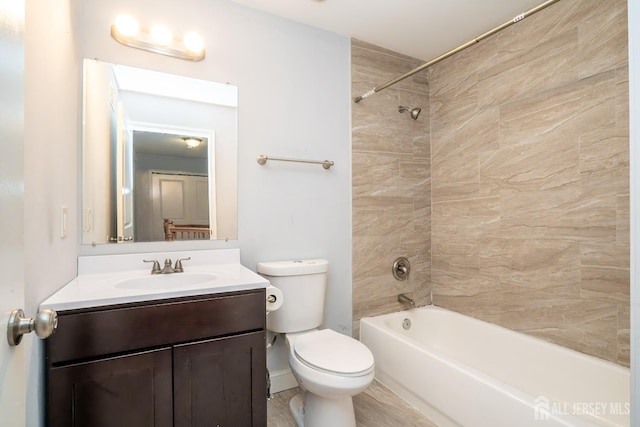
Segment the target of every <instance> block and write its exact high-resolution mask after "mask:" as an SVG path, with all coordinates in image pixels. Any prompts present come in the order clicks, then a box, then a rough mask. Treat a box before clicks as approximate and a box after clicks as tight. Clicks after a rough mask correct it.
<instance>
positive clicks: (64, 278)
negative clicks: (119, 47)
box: [21, 0, 80, 426]
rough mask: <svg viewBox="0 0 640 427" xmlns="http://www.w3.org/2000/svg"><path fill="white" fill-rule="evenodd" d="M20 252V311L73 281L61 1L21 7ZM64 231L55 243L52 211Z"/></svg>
mask: <svg viewBox="0 0 640 427" xmlns="http://www.w3.org/2000/svg"><path fill="white" fill-rule="evenodd" d="M25 3H26V15H25V76H24V77H25V95H24V101H25V110H24V129H25V132H24V141H25V142H24V251H25V264H24V269H25V307H24V309H25V313H26V314H27V315H30V316H31V315H34V314H35V313H36V311H37V308H38V304H39V303H40V302H41V301H42V300H43V299H45V298H46V297H47V296H49V295H51V294H52V293H53V292H55V291H56V290H57V289H58V288H60V287H61V286H62V285H64V284H65V283H67V282H68V281H70V280H71V279H73V278H74V277H75V275H76V261H77V254H78V241H79V236H78V229H77V227H76V224H78V219H77V212H79V211H80V207H79V205H78V192H79V190H78V185H79V181H78V138H79V131H78V130H79V121H78V118H79V99H80V92H79V86H78V84H77V82H78V79H79V77H80V65H79V61H78V59H77V58H78V57H77V52H76V47H75V43H74V40H75V37H76V34H75V33H74V31H73V25H72V22H73V21H74V11H73V9H72V8H71V7H70V4H69V1H68V0H41V1H37V2H30V1H28V2H25ZM63 205H64V206H67V207H68V215H69V227H68V235H67V237H66V238H61V237H60V221H61V219H60V217H61V215H60V207H61V206H63ZM33 335H34V334H31V336H29V337H27V338H25V339H24V340H23V344H21V346H26V349H25V352H26V354H27V355H28V356H27V358H28V361H29V365H28V388H27V402H28V406H27V420H26V421H27V425H28V426H36V425H41V424H40V423H41V422H42V420H41V417H42V415H43V404H42V399H43V397H44V395H43V393H42V390H43V389H44V388H43V383H42V375H43V373H42V360H43V355H42V344H41V341H40V340H38V339H36V338H35V337H33Z"/></svg>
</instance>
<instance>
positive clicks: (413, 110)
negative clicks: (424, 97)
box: [398, 105, 422, 120]
mask: <svg viewBox="0 0 640 427" xmlns="http://www.w3.org/2000/svg"><path fill="white" fill-rule="evenodd" d="M398 111H399V112H401V113H404V112H405V111H408V112H409V113H411V118H412V119H413V120H417V119H418V116H419V115H420V111H422V109H421V108H418V107H415V108H409V107H404V106H402V105H400V106H398Z"/></svg>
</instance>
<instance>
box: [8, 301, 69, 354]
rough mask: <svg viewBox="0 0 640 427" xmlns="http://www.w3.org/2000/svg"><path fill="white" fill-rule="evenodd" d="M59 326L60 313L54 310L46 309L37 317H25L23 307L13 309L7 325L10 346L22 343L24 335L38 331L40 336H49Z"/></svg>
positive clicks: (37, 333)
mask: <svg viewBox="0 0 640 427" xmlns="http://www.w3.org/2000/svg"><path fill="white" fill-rule="evenodd" d="M57 327H58V313H56V312H55V311H54V310H49V309H44V310H42V311H40V312H38V314H36V317H35V318H34V317H24V311H22V309H17V310H13V311H12V312H11V314H10V315H9V324H8V325H7V340H8V341H9V345H10V346H14V345H18V344H20V341H22V335H24V334H28V333H29V332H33V331H36V335H37V336H38V337H39V338H42V339H44V338H48V337H50V336H51V334H53V333H54V332H55V331H56V328H57Z"/></svg>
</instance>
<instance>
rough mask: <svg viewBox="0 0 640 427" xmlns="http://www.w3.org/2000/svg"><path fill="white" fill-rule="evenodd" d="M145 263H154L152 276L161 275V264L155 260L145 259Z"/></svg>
mask: <svg viewBox="0 0 640 427" xmlns="http://www.w3.org/2000/svg"><path fill="white" fill-rule="evenodd" d="M142 261H143V262H152V263H153V266H152V267H151V274H160V271H162V270H160V263H159V262H158V261H157V260H155V259H143V260H142Z"/></svg>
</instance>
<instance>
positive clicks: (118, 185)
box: [82, 59, 238, 245]
mask: <svg viewBox="0 0 640 427" xmlns="http://www.w3.org/2000/svg"><path fill="white" fill-rule="evenodd" d="M83 65H84V68H83V73H84V76H83V129H82V243H83V244H92V245H95V244H102V243H132V242H152V241H165V240H187V239H188V240H194V239H198V240H202V239H222V240H226V239H237V234H238V224H237V223H238V221H237V110H238V89H237V87H236V86H232V85H229V84H222V83H215V82H209V81H203V80H197V79H193V78H188V77H183V76H176V75H170V74H164V73H159V72H155V71H149V70H143V69H139V68H132V67H126V66H122V65H114V64H109V63H105V62H100V61H97V60H93V59H85V60H84V64H83Z"/></svg>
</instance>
